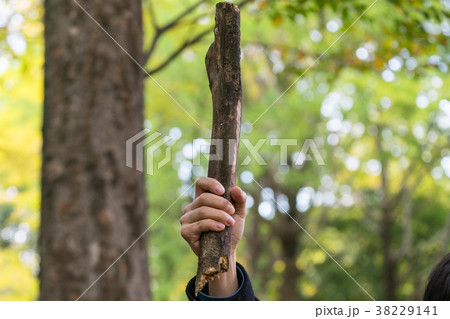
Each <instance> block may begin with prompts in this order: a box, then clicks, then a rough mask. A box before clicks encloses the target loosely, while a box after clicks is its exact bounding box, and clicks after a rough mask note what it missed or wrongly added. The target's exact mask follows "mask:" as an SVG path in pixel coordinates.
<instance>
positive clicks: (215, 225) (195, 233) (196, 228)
mask: <svg viewBox="0 0 450 319" xmlns="http://www.w3.org/2000/svg"><path fill="white" fill-rule="evenodd" d="M224 228H225V225H224V224H222V223H219V222H217V221H215V220H212V219H202V220H199V221H198V222H195V223H192V224H185V225H183V227H181V235H182V236H183V238H185V239H186V240H189V239H192V238H198V237H199V236H200V235H201V233H203V232H205V231H221V230H223V229H224Z"/></svg>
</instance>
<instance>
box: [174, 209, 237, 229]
mask: <svg viewBox="0 0 450 319" xmlns="http://www.w3.org/2000/svg"><path fill="white" fill-rule="evenodd" d="M203 219H212V220H215V221H217V222H219V223H222V224H224V225H227V226H232V225H234V219H233V217H231V216H230V215H229V214H227V213H225V212H224V211H222V210H220V209H215V208H211V207H208V206H202V207H199V208H196V209H194V210H192V211H190V212H188V213H187V214H185V215H183V217H181V219H180V222H181V224H182V225H183V224H186V223H187V224H193V223H195V222H198V221H200V220H203Z"/></svg>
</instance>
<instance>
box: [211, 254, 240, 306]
mask: <svg viewBox="0 0 450 319" xmlns="http://www.w3.org/2000/svg"><path fill="white" fill-rule="evenodd" d="M229 265H230V268H229V269H228V271H227V272H224V273H222V274H220V277H219V278H215V279H214V280H212V281H210V282H209V292H208V294H209V296H212V297H228V296H231V295H232V294H234V293H235V292H236V291H237V290H238V288H239V284H238V278H237V271H236V253H232V254H231V256H230V260H229Z"/></svg>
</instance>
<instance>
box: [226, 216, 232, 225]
mask: <svg viewBox="0 0 450 319" xmlns="http://www.w3.org/2000/svg"><path fill="white" fill-rule="evenodd" d="M226 223H227V225H228V226H232V225H234V219H233V218H231V217H227V221H226Z"/></svg>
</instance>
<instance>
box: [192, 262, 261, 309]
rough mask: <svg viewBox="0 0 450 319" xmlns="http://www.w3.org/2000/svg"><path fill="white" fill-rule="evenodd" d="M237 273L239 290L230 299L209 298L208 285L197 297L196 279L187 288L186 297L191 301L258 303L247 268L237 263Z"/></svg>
mask: <svg viewBox="0 0 450 319" xmlns="http://www.w3.org/2000/svg"><path fill="white" fill-rule="evenodd" d="M236 272H237V277H238V285H239V288H238V290H237V291H236V292H235V293H234V294H233V295H231V296H228V297H223V298H221V297H212V296H208V284H206V285H205V287H204V288H203V290H202V291H200V292H199V293H198V296H197V297H195V277H194V278H192V279H191V280H190V281H189V283H188V284H187V286H186V295H187V297H188V299H189V300H190V301H257V300H259V299H258V298H256V297H255V293H254V292H253V288H252V283H251V282H250V278H249V277H248V274H247V272H246V271H245V268H244V267H243V266H242V265H241V264H240V263H236Z"/></svg>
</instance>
